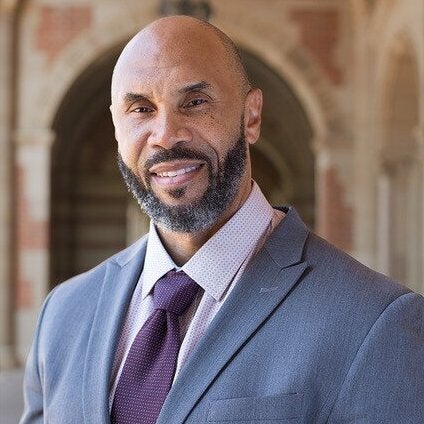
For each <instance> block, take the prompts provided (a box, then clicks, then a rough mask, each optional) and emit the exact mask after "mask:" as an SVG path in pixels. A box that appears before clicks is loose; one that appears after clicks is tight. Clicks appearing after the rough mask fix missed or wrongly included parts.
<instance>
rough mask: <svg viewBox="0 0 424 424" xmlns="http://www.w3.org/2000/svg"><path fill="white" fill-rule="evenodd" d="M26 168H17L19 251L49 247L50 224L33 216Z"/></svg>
mask: <svg viewBox="0 0 424 424" xmlns="http://www.w3.org/2000/svg"><path fill="white" fill-rule="evenodd" d="M24 172H25V171H24V170H23V169H22V168H19V167H18V169H17V176H16V177H17V178H16V181H17V193H18V195H17V196H18V197H17V203H18V204H17V219H16V222H17V245H18V251H22V250H26V249H40V248H42V249H45V248H47V247H48V239H49V238H48V231H49V228H48V224H47V222H46V221H36V220H34V219H33V218H32V217H31V209H30V207H29V205H28V201H27V199H26V198H25V195H24V193H25V187H24Z"/></svg>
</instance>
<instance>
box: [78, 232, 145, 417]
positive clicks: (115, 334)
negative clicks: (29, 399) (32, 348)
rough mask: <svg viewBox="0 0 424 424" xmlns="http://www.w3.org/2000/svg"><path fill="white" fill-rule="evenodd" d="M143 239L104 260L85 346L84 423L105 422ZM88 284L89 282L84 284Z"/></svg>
mask: <svg viewBox="0 0 424 424" xmlns="http://www.w3.org/2000/svg"><path fill="white" fill-rule="evenodd" d="M145 244H146V243H145V239H142V240H141V241H140V242H138V243H136V245H134V246H132V247H130V248H128V249H126V250H125V251H124V252H122V253H121V254H119V256H117V257H115V258H113V259H111V260H110V261H108V263H107V265H106V271H105V276H104V279H103V284H102V289H101V292H100V294H99V299H98V303H97V309H96V313H95V316H94V320H93V323H92V327H91V333H90V339H89V342H88V346H87V355H86V358H85V366H84V377H83V388H82V390H83V411H84V422H85V423H92V424H97V423H99V422H102V423H108V422H109V390H110V377H111V372H112V365H113V361H114V355H115V349H116V346H117V343H118V340H119V333H120V330H121V326H122V323H123V320H124V318H125V315H126V312H127V310H128V306H129V303H130V301H131V296H132V293H133V291H134V288H135V286H136V284H137V282H138V280H139V277H140V273H141V270H142V267H143V261H144V256H145ZM88 284H89V283H88Z"/></svg>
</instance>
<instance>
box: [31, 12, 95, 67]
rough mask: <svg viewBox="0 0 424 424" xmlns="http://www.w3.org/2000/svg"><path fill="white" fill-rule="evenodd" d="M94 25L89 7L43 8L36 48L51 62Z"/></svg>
mask: <svg viewBox="0 0 424 424" xmlns="http://www.w3.org/2000/svg"><path fill="white" fill-rule="evenodd" d="M91 23H92V10H91V8H90V7H89V6H42V7H41V10H40V21H39V25H38V28H37V30H36V39H35V40H36V41H35V42H36V48H37V49H39V50H41V51H43V52H44V53H45V54H46V55H47V59H48V61H49V62H51V61H52V60H54V58H55V57H56V56H57V55H58V54H59V53H60V52H61V51H62V50H63V49H64V48H65V47H66V46H67V45H68V44H69V43H70V42H71V41H72V40H73V39H74V38H75V37H76V36H77V35H78V34H79V33H80V32H81V31H83V30H85V29H87V28H89V27H90V26H91Z"/></svg>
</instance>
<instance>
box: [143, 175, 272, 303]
mask: <svg viewBox="0 0 424 424" xmlns="http://www.w3.org/2000/svg"><path fill="white" fill-rule="evenodd" d="M272 216H273V209H272V207H271V205H270V204H269V203H268V201H267V200H266V199H265V196H264V195H263V194H262V192H261V190H260V188H259V187H258V185H257V184H256V183H255V182H253V185H252V190H251V192H250V195H249V197H248V198H247V200H246V201H245V203H244V204H243V205H242V206H241V208H240V209H239V210H238V211H237V212H236V213H235V214H234V215H233V216H232V217H231V218H230V219H229V220H228V221H227V222H226V223H225V224H224V225H223V226H222V227H221V228H220V229H219V230H218V231H217V232H216V233H215V234H214V235H213V236H212V237H211V238H210V239H209V240H208V241H207V242H206V243H205V244H204V245H203V246H202V247H201V248H200V249H199V250H198V251H197V252H196V253H195V255H193V257H192V258H191V259H190V260H189V261H188V262H187V263H186V264H184V265H183V267H182V268H181V269H182V270H183V271H184V272H185V273H186V274H187V275H188V276H190V277H191V278H192V279H193V280H194V281H196V283H197V284H199V285H200V286H201V287H202V288H203V289H204V290H205V292H206V293H208V294H209V295H211V296H212V297H213V298H214V299H215V300H217V301H219V300H220V299H221V298H222V296H223V295H224V293H225V291H226V290H227V288H228V286H229V285H230V283H231V281H232V280H233V278H234V276H235V275H236V273H237V271H238V270H239V268H240V267H241V265H242V264H243V262H244V261H245V260H246V259H247V258H248V256H249V254H250V253H251V252H252V251H253V250H254V248H255V246H256V245H257V243H258V242H259V240H260V239H261V237H262V235H263V234H264V232H265V231H266V230H267V228H268V226H269V225H270V222H271V219H272ZM175 268H178V267H177V266H176V265H175V263H174V261H173V260H172V259H171V257H170V256H169V254H168V253H167V251H166V250H165V248H164V247H163V245H162V242H161V240H160V238H159V236H158V234H157V231H156V228H155V226H154V225H153V224H152V223H151V224H150V232H149V240H148V243H147V250H146V260H145V266H144V270H143V275H142V277H143V287H142V296H143V299H144V298H145V297H146V296H147V295H148V294H149V293H150V291H151V290H152V288H153V286H154V285H155V283H156V281H157V280H158V279H159V278H160V277H162V276H163V275H165V274H166V273H167V272H168V271H171V270H172V269H175Z"/></svg>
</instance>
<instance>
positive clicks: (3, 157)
mask: <svg viewBox="0 0 424 424" xmlns="http://www.w3.org/2000/svg"><path fill="white" fill-rule="evenodd" d="M12 34H13V8H12V6H7V4H4V3H1V4H0V57H1V58H2V60H0V369H6V368H11V367H13V366H15V365H16V358H15V353H14V326H13V282H14V281H13V280H14V278H13V272H12V268H13V266H12V261H13V254H12V249H13V246H12V243H11V242H12V240H13V234H12V228H13V222H12V203H13V201H12V198H13V194H12V186H13V185H12V163H13V151H12V140H11V126H12V113H13V111H12V108H13V105H12V104H11V99H12V97H13V96H12V90H13V87H12V75H13V69H12V67H13V65H14V64H13V61H12V48H13V41H12V37H13V35H12Z"/></svg>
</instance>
